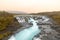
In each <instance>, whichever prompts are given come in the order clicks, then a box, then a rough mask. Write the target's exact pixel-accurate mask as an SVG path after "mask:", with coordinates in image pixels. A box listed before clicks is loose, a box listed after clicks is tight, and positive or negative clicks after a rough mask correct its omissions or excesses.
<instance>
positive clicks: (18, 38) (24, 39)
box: [8, 18, 41, 40]
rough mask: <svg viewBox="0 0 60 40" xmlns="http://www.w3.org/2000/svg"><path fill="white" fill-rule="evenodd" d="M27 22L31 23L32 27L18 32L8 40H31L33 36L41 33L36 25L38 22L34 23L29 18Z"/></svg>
mask: <svg viewBox="0 0 60 40" xmlns="http://www.w3.org/2000/svg"><path fill="white" fill-rule="evenodd" d="M28 22H31V23H32V24H33V25H32V27H29V28H26V29H24V30H22V31H20V32H18V33H17V34H15V35H14V36H12V37H11V38H10V39H8V40H32V39H33V37H34V36H35V35H37V34H38V33H40V32H41V30H40V29H39V28H38V25H37V22H38V21H35V20H34V19H33V18H30V20H28Z"/></svg>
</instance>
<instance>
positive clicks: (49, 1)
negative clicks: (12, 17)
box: [0, 0, 60, 13]
mask: <svg viewBox="0 0 60 40" xmlns="http://www.w3.org/2000/svg"><path fill="white" fill-rule="evenodd" d="M0 11H23V12H27V13H36V12H48V11H60V0H0Z"/></svg>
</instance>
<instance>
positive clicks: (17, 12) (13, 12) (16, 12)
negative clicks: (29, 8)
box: [7, 11, 28, 14]
mask: <svg viewBox="0 0 60 40" xmlns="http://www.w3.org/2000/svg"><path fill="white" fill-rule="evenodd" d="M7 12H8V13H12V14H28V13H26V12H22V11H7Z"/></svg>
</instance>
